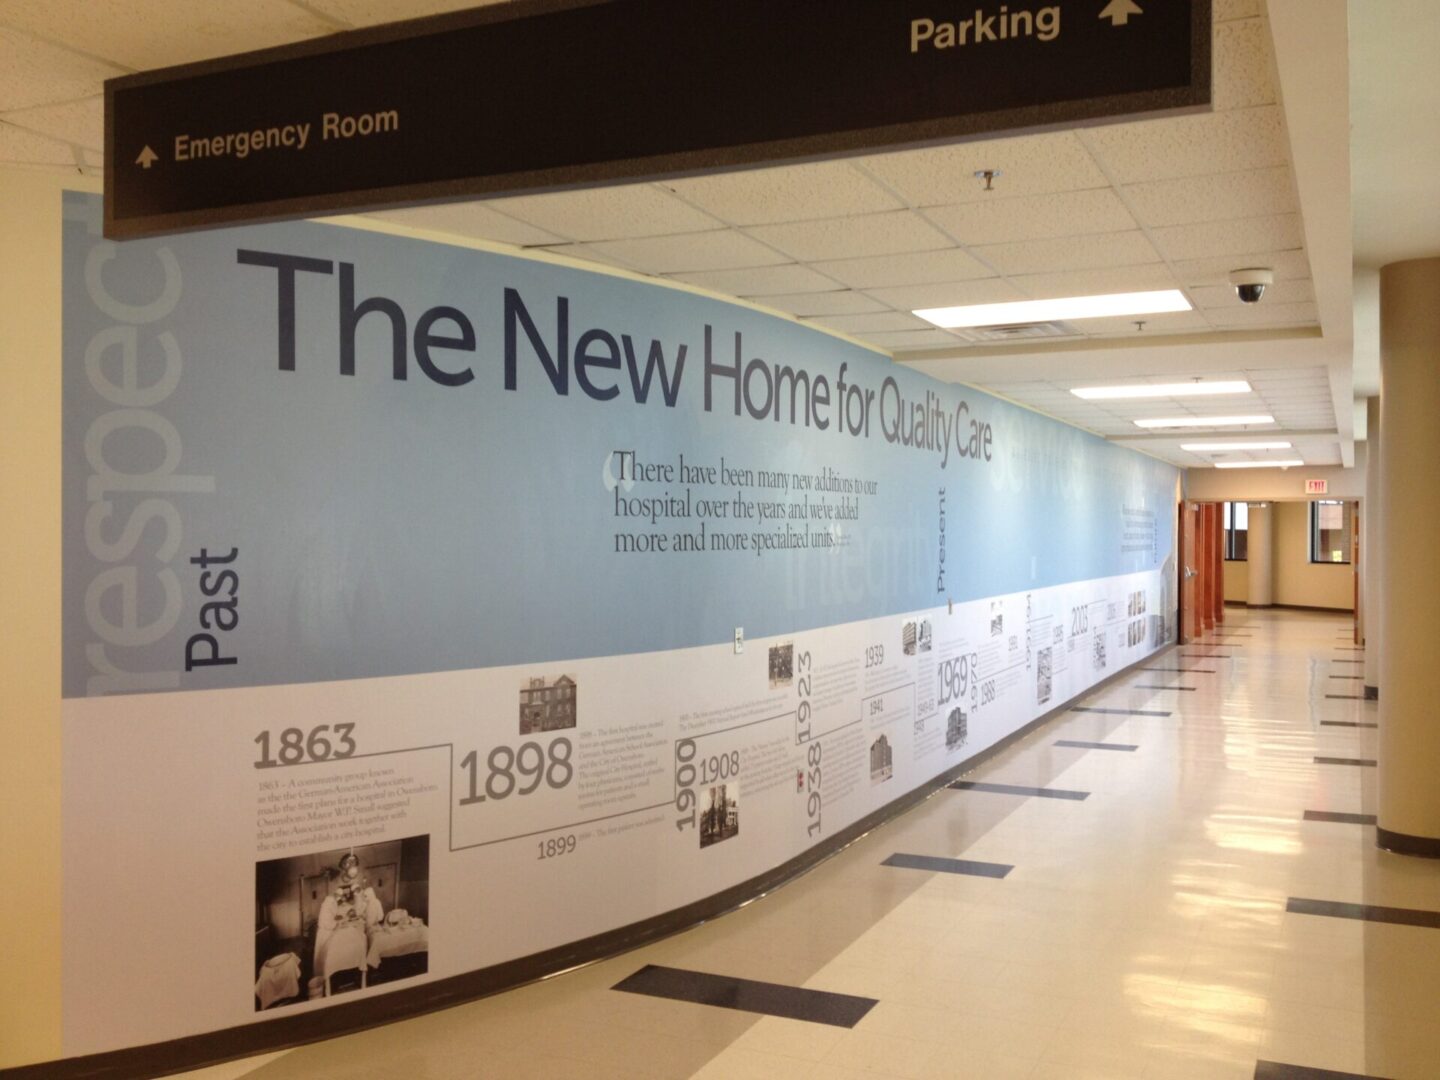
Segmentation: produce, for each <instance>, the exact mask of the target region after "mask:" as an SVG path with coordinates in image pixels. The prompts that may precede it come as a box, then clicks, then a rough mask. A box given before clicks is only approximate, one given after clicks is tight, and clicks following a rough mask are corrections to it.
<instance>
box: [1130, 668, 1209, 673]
mask: <svg viewBox="0 0 1440 1080" xmlns="http://www.w3.org/2000/svg"><path fill="white" fill-rule="evenodd" d="M1140 670H1141V671H1183V672H1185V674H1187V675H1214V674H1215V669H1214V668H1203V667H1145V668H1141V669H1140Z"/></svg>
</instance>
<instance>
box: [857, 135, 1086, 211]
mask: <svg viewBox="0 0 1440 1080" xmlns="http://www.w3.org/2000/svg"><path fill="white" fill-rule="evenodd" d="M860 165H861V167H862V168H864V169H865V170H866V171H867V172H869V173H870V174H871V175H873V176H875V177H876V178H877V179H879V180H881V181H883V182H884V183H886V184H888V185H889V186H890V187H891V188H892V189H893V190H894V191H895V192H896V193H897V194H899V195H900V197H901V198H904V199H907V200H909V201H910V203H912V204H913V205H915V206H945V205H949V204H953V203H962V202H974V201H977V200H983V199H989V198H995V197H999V198H1006V197H1009V196H1020V195H1046V194H1049V193H1051V192H1056V191H1080V190H1082V189H1084V188H1100V187H1106V186H1108V181H1107V180H1106V179H1105V175H1104V174H1103V173H1102V172H1101V171H1100V170H1099V169H1098V168H1096V166H1095V162H1094V161H1093V160H1092V159H1091V157H1090V155H1089V154H1087V153H1086V152H1085V148H1084V147H1083V146H1081V145H1080V143H1079V142H1078V141H1077V140H1076V138H1075V136H1074V135H1073V134H1072V133H1070V132H1057V133H1053V134H1044V135H1024V136H1018V137H1014V138H1009V139H994V140H989V141H986V142H972V143H961V144H960V145H958V146H941V147H930V148H928V149H924V150H905V151H902V152H900V153H895V154H881V155H878V156H876V157H868V158H862V159H861V160H860ZM982 169H997V170H999V171H1000V173H1001V175H1000V176H999V177H997V178H996V180H995V190H994V191H991V192H987V191H986V190H985V183H984V181H983V180H977V179H976V178H975V173H976V172H977V171H979V170H982Z"/></svg>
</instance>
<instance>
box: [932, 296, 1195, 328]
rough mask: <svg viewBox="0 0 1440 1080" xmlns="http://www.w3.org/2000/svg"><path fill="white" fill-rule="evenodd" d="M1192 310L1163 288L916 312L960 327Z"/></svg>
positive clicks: (1187, 304)
mask: <svg viewBox="0 0 1440 1080" xmlns="http://www.w3.org/2000/svg"><path fill="white" fill-rule="evenodd" d="M1189 310H1190V301H1188V300H1186V299H1185V294H1184V293H1182V292H1181V291H1180V290H1179V289H1160V290H1158V291H1156V292H1134V293H1110V294H1109V295H1106V296H1067V297H1063V298H1061V299H1059V300H1015V301H1012V302H1010V303H1008V304H970V305H967V306H962V307H943V308H922V309H921V310H919V311H916V312H915V314H916V315H919V316H920V318H922V319H924V320H926V321H927V322H932V323H934V324H935V325H936V326H940V327H944V328H945V329H947V330H956V329H960V328H962V327H967V326H1006V325H1010V324H1013V323H1033V322H1051V321H1058V320H1061V319H1102V318H1105V317H1107V316H1109V317H1115V316H1123V315H1161V314H1164V313H1165V312H1167V311H1189Z"/></svg>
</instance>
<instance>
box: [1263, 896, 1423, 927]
mask: <svg viewBox="0 0 1440 1080" xmlns="http://www.w3.org/2000/svg"><path fill="white" fill-rule="evenodd" d="M1285 910H1286V911H1288V912H1290V913H1291V914H1292V915H1328V916H1329V917H1330V918H1332V919H1361V920H1363V921H1365V922H1378V923H1389V924H1391V925H1392V926H1423V927H1425V928H1426V929H1427V930H1440V911H1422V910H1421V909H1419V908H1406V907H1380V906H1379V905H1377V904H1342V903H1340V902H1339V901H1337V900H1306V899H1304V898H1303V897H1298V896H1292V897H1290V899H1289V900H1287V901H1285Z"/></svg>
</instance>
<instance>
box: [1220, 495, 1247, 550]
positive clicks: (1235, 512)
mask: <svg viewBox="0 0 1440 1080" xmlns="http://www.w3.org/2000/svg"><path fill="white" fill-rule="evenodd" d="M1249 540H1250V504H1249V503H1243V502H1242V503H1230V502H1227V503H1226V504H1225V558H1226V560H1227V561H1229V562H1244V561H1245V560H1246V558H1247V553H1248V552H1249V550H1250V545H1249Z"/></svg>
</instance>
